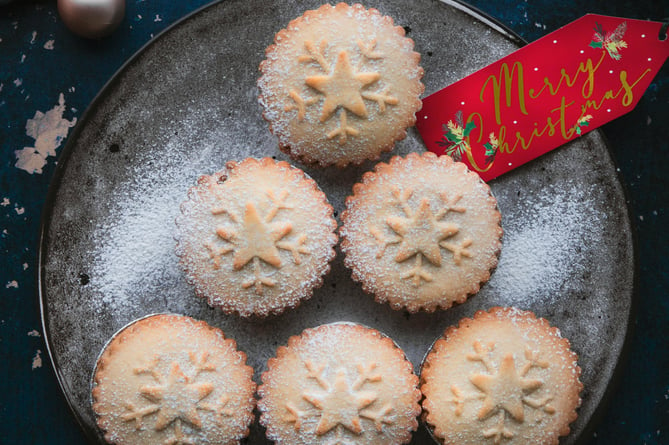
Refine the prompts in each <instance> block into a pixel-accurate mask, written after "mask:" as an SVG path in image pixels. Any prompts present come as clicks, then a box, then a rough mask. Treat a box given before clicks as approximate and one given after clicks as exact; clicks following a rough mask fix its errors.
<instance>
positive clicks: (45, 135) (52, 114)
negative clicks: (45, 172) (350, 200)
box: [14, 93, 77, 174]
mask: <svg viewBox="0 0 669 445" xmlns="http://www.w3.org/2000/svg"><path fill="white" fill-rule="evenodd" d="M64 111H65V97H64V96H63V93H60V96H59V98H58V105H56V106H55V107H53V108H52V109H51V110H49V111H47V112H46V114H45V113H42V112H41V111H36V112H35V117H33V118H32V119H28V121H26V134H27V135H28V136H30V137H31V138H33V139H35V146H34V147H23V149H22V150H16V151H14V155H15V156H16V165H15V166H16V167H17V168H20V169H21V170H25V171H27V172H28V173H30V174H33V173H42V167H44V165H46V158H47V157H49V156H56V148H58V147H60V144H61V143H62V141H63V139H64V138H66V137H67V133H68V132H69V130H70V128H72V127H74V125H75V124H76V123H77V118H76V117H75V118H74V119H72V120H71V121H68V120H67V119H64V118H63V112H64Z"/></svg>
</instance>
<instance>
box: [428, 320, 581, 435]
mask: <svg viewBox="0 0 669 445" xmlns="http://www.w3.org/2000/svg"><path fill="white" fill-rule="evenodd" d="M577 358H578V357H577V355H576V353H575V352H574V351H572V350H571V349H570V343H569V341H568V340H567V339H566V338H564V337H562V335H561V334H560V331H559V329H558V328H556V327H552V326H550V324H549V322H548V321H547V320H546V319H544V318H538V317H536V316H535V315H534V314H533V313H532V312H529V311H523V310H519V309H517V308H513V307H493V308H491V309H489V310H488V311H483V310H480V311H477V312H476V313H475V314H474V316H473V317H472V318H463V319H462V320H460V322H459V324H458V325H457V326H451V327H449V328H447V329H446V330H445V332H444V334H443V335H442V336H440V337H439V338H437V339H436V340H435V342H434V343H433V345H432V346H431V348H430V349H429V350H428V351H427V353H426V355H425V358H424V359H423V362H422V364H421V367H420V369H421V372H420V376H421V377H420V379H421V391H422V392H423V397H424V398H423V401H422V405H423V411H422V415H421V421H422V423H423V424H424V425H425V426H426V429H427V431H428V432H429V433H430V435H431V437H432V438H433V439H434V440H435V442H437V443H440V444H447V445H451V444H452V445H455V444H458V445H467V444H483V445H485V444H499V443H504V444H510V445H516V444H518V445H520V444H523V445H525V444H527V445H557V444H558V443H559V438H560V437H561V436H566V435H567V434H569V432H570V428H569V424H570V423H571V422H573V421H574V420H576V418H577V416H578V415H577V412H576V409H577V408H578V407H579V406H580V405H581V398H580V392H581V391H582V389H583V384H582V383H581V381H580V375H581V369H580V367H579V366H578V363H577ZM510 382H512V383H510Z"/></svg>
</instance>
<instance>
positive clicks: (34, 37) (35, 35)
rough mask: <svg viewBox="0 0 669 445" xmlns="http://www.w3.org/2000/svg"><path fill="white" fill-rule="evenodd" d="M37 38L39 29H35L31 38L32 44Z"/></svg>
mask: <svg viewBox="0 0 669 445" xmlns="http://www.w3.org/2000/svg"><path fill="white" fill-rule="evenodd" d="M35 40H37V31H33V38H32V39H30V44H31V45H32V44H33V43H35Z"/></svg>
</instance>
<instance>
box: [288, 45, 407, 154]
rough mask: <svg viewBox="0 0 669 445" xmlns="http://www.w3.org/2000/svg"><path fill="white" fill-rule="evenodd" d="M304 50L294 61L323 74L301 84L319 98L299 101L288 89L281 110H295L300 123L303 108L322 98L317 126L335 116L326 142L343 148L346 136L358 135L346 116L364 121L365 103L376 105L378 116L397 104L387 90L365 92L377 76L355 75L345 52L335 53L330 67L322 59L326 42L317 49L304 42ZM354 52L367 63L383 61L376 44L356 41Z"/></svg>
mask: <svg viewBox="0 0 669 445" xmlns="http://www.w3.org/2000/svg"><path fill="white" fill-rule="evenodd" d="M304 47H305V50H306V54H303V55H301V56H299V57H298V61H299V62H300V63H313V64H315V65H316V66H318V67H319V68H320V70H321V71H322V72H323V73H324V74H322V75H314V76H306V77H305V79H304V83H305V84H306V85H307V86H309V87H310V88H311V89H312V90H313V91H316V92H317V93H319V96H317V97H303V96H301V95H300V93H299V92H297V91H296V90H294V89H292V90H290V91H289V92H288V95H289V97H290V99H291V100H292V102H291V103H289V104H288V105H286V106H285V110H286V111H292V110H297V119H298V121H302V120H304V119H305V117H306V111H307V107H309V106H312V105H316V104H318V103H319V102H320V96H322V97H323V101H322V106H321V109H320V117H319V120H320V122H322V123H325V122H327V121H328V120H330V119H331V118H332V117H333V116H334V115H335V114H337V112H338V113H339V119H338V121H339V122H338V125H337V126H336V127H335V128H334V129H333V130H331V131H330V132H328V133H327V135H326V137H327V138H328V139H333V138H335V137H336V138H338V142H339V144H341V145H343V144H345V143H346V142H347V140H348V137H349V136H357V135H358V134H359V133H360V130H359V128H355V127H353V126H351V125H350V124H349V115H348V113H353V114H354V115H355V116H357V117H359V118H368V117H369V111H368V110H367V105H366V104H365V100H367V101H370V102H375V103H376V104H378V107H379V111H378V112H379V114H383V113H385V111H386V107H387V106H388V105H397V104H398V103H399V100H398V99H397V98H396V97H394V96H392V95H391V94H390V91H389V87H381V88H380V89H378V90H376V91H370V90H369V88H370V87H372V86H376V85H377V84H378V83H379V81H380V80H381V74H380V73H378V72H376V71H359V70H358V68H356V67H354V66H353V65H352V64H351V60H350V59H351V57H350V53H349V51H347V50H341V51H339V52H338V53H337V55H336V58H335V61H334V65H332V64H331V63H330V62H329V61H328V59H327V57H326V56H325V52H326V51H327V49H328V42H327V41H326V40H322V41H321V42H320V44H318V45H316V44H315V43H314V42H312V41H309V40H308V41H305V42H304ZM357 49H358V52H359V53H360V54H361V55H362V57H363V59H364V60H367V61H370V60H377V59H382V58H384V57H385V56H384V54H383V53H381V52H379V51H377V50H376V40H372V41H370V42H368V43H365V42H363V41H361V40H358V41H357Z"/></svg>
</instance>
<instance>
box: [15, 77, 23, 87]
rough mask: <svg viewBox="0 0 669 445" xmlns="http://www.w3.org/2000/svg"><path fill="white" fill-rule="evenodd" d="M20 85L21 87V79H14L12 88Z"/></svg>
mask: <svg viewBox="0 0 669 445" xmlns="http://www.w3.org/2000/svg"><path fill="white" fill-rule="evenodd" d="M21 85H23V79H19V78H16V79H14V86H16V88H18V87H20V86H21Z"/></svg>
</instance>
